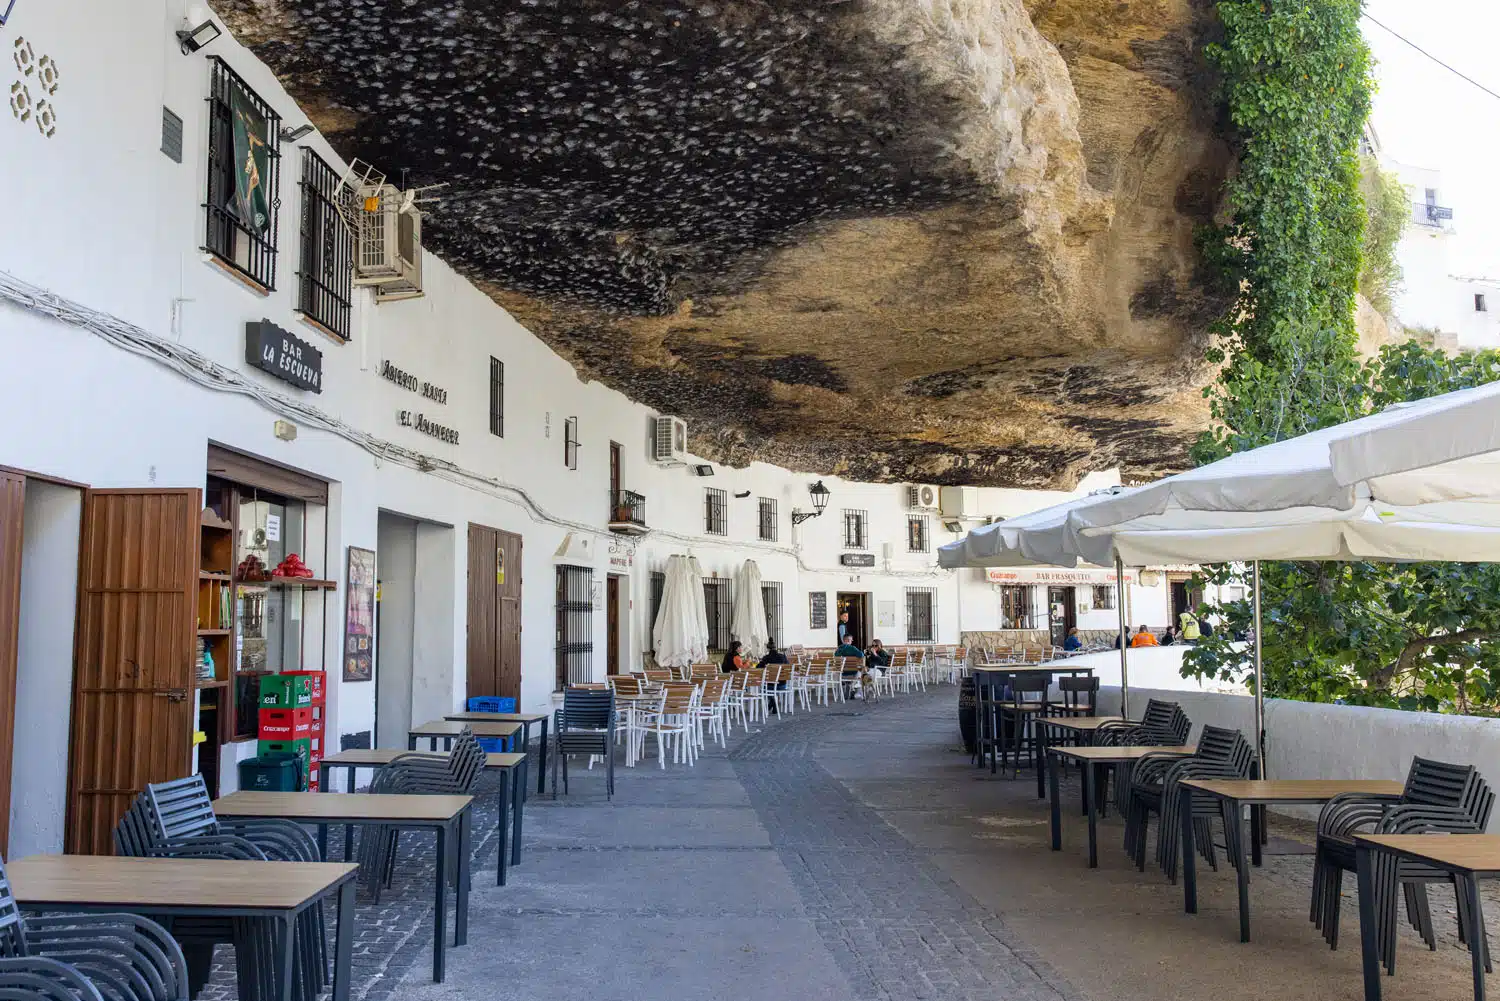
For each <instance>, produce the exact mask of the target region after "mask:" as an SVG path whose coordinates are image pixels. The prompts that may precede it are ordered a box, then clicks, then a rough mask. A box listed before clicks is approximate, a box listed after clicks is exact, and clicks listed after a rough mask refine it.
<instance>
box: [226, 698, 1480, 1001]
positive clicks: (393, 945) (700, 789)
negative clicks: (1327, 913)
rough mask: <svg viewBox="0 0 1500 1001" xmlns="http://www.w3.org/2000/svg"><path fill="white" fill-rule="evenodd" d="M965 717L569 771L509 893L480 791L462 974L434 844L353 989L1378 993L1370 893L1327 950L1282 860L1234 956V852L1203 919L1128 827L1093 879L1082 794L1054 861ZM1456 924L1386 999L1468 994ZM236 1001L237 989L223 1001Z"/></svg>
mask: <svg viewBox="0 0 1500 1001" xmlns="http://www.w3.org/2000/svg"><path fill="white" fill-rule="evenodd" d="M956 701H957V700H956V692H955V690H954V689H953V688H952V687H950V686H939V687H937V688H935V689H934V690H933V691H931V692H929V693H926V694H914V695H908V696H901V697H897V698H895V699H887V700H883V701H882V702H880V703H877V704H874V705H871V706H866V705H865V704H864V703H860V702H853V703H844V704H839V705H835V706H832V707H828V708H819V709H815V710H814V711H813V712H811V713H806V712H803V713H798V714H796V715H794V716H792V717H791V718H789V719H786V720H781V721H777V720H774V719H773V720H772V722H771V723H769V724H768V725H763V726H759V727H757V728H756V732H754V733H751V734H749V735H746V734H745V732H744V731H743V730H740V731H738V732H737V733H736V734H735V736H734V737H733V738H732V739H731V740H730V742H729V747H728V748H727V749H719V748H716V747H714V748H710V749H709V750H708V751H707V752H706V753H704V754H703V755H702V757H701V758H700V760H699V761H698V763H697V765H696V766H695V767H692V768H686V767H682V766H676V765H672V764H671V763H670V762H669V763H668V766H667V767H666V768H665V769H663V768H661V767H659V764H658V762H657V761H656V758H655V751H654V746H653V748H652V750H651V756H650V757H648V758H647V759H646V760H645V761H644V762H643V763H642V764H640V765H639V766H637V767H635V768H631V769H626V768H620V769H619V771H618V774H617V791H616V794H615V796H614V798H613V800H608V799H606V796H605V792H604V782H603V774H602V768H600V767H595V768H594V769H593V770H587V769H582V768H579V769H575V771H574V773H573V781H572V788H571V791H570V793H569V794H568V795H567V796H564V797H560V798H559V799H557V800H552V799H551V798H550V797H548V798H539V797H535V796H533V797H532V799H531V800H530V802H529V804H528V807H527V814H526V843H525V849H524V857H523V861H522V865H521V866H520V867H519V868H516V869H513V870H511V880H510V885H508V886H506V887H504V888H499V887H496V886H494V884H493V879H494V876H493V868H492V866H493V863H494V841H495V839H494V831H493V828H494V819H493V806H492V802H493V798H492V797H491V796H483V797H481V800H480V806H479V809H480V816H479V817H478V818H476V821H477V822H476V824H475V832H476V835H478V836H480V837H481V838H482V839H483V840H482V841H481V844H480V846H479V855H478V858H477V860H476V863H475V870H474V871H475V877H476V879H475V884H474V892H473V895H472V898H471V917H470V938H469V944H468V945H467V946H465V947H461V948H457V949H452V950H450V951H449V953H448V980H447V982H446V983H444V984H433V983H431V981H430V976H429V975H430V964H429V959H430V951H429V950H430V943H431V939H430V937H429V936H430V934H431V932H430V929H431V905H430V903H429V902H428V900H429V888H430V876H431V849H430V848H427V847H425V846H423V847H420V848H419V847H418V846H417V844H416V836H415V835H408V836H407V838H406V844H407V848H406V852H405V855H404V857H405V858H406V859H407V862H406V864H405V865H403V866H402V868H401V870H400V872H401V876H400V877H399V879H398V884H397V887H396V888H395V890H394V891H393V892H392V893H391V894H390V895H389V896H388V897H387V898H386V900H385V901H384V902H383V903H382V905H381V906H380V907H374V906H373V905H371V904H369V903H368V902H367V901H366V900H365V899H364V896H363V894H362V895H361V898H360V904H359V911H358V920H359V922H360V926H359V929H358V936H357V939H356V948H355V963H356V967H355V980H354V990H353V997H354V998H355V999H356V1001H359V999H372V1001H384V999H385V998H388V997H392V996H400V997H402V998H409V999H411V1001H449V999H459V998H463V999H470V998H473V999H481V998H482V999H484V1001H512V999H514V1001H521V999H525V1001H573V999H575V998H577V997H588V998H590V1001H617V999H618V1001H626V999H630V1001H639V999H641V998H677V997H684V998H686V997H692V998H707V999H717V998H726V999H727V998H733V999H734V1001H762V999H764V1001H787V999H789V998H790V999H795V1001H803V999H807V1001H887V999H892V1001H894V999H902V1001H905V999H931V1001H970V999H974V1001H978V999H986V1001H989V999H995V1001H1012V999H1014V1001H1041V999H1046V1001H1074V999H1090V1001H1106V999H1109V1001H1113V999H1120V1001H1158V999H1163V998H1177V997H1196V996H1209V997H1214V998H1215V999H1216V1001H1237V999H1245V1001H1250V999H1255V1001H1261V999H1263V998H1266V997H1276V998H1277V1001H1301V999H1307V1001H1313V999H1317V1001H1330V999H1345V998H1347V999H1349V1001H1354V999H1357V998H1360V997H1362V992H1361V989H1360V978H1359V950H1358V918H1357V911H1356V908H1355V903H1354V900H1353V895H1352V889H1353V887H1352V880H1348V881H1346V901H1345V908H1346V911H1345V920H1344V929H1345V931H1344V938H1345V941H1344V943H1343V945H1342V947H1341V948H1340V949H1339V950H1338V951H1336V952H1335V951H1330V950H1329V949H1328V948H1327V946H1326V945H1325V944H1324V943H1323V941H1322V938H1321V936H1320V935H1319V934H1318V933H1317V932H1316V930H1314V929H1313V928H1312V926H1311V925H1310V924H1309V923H1308V921H1307V902H1308V894H1309V889H1308V888H1309V885H1310V871H1311V865H1312V859H1311V857H1310V856H1308V855H1272V856H1269V857H1268V858H1267V863H1266V865H1265V867H1264V868H1262V869H1257V870H1255V871H1254V873H1253V875H1252V880H1251V889H1252V908H1253V912H1252V913H1253V920H1254V928H1253V933H1254V940H1253V941H1252V942H1251V943H1250V944H1248V945H1242V944H1241V943H1239V941H1238V936H1237V934H1236V932H1235V927H1236V926H1235V918H1234V914H1235V902H1234V901H1235V897H1234V878H1233V873H1232V871H1231V870H1229V868H1228V867H1227V866H1224V865H1223V864H1222V859H1221V871H1219V872H1217V873H1215V872H1212V871H1209V870H1208V869H1207V867H1206V866H1200V888H1199V894H1200V913H1199V914H1198V915H1196V916H1192V915H1186V914H1184V913H1183V912H1182V903H1181V900H1182V898H1181V889H1180V888H1179V887H1177V886H1174V885H1172V884H1171V883H1169V882H1168V881H1167V880H1165V879H1164V878H1163V877H1162V876H1161V875H1160V874H1159V873H1158V872H1157V871H1156V870H1155V869H1154V867H1150V866H1148V869H1147V871H1146V872H1145V873H1139V872H1137V871H1136V870H1135V869H1134V868H1133V866H1131V865H1130V863H1129V862H1128V861H1127V860H1126V859H1125V857H1124V855H1123V853H1122V852H1121V851H1120V849H1119V836H1120V828H1119V824H1118V819H1117V818H1115V817H1113V816H1111V817H1108V818H1105V819H1104V820H1103V821H1102V822H1101V824H1102V826H1101V831H1100V842H1099V843H1100V863H1101V865H1100V868H1099V869H1096V870H1090V869H1088V868H1087V867H1086V865H1085V864H1084V859H1083V855H1084V830H1085V828H1084V824H1083V822H1082V818H1081V817H1078V816H1077V815H1076V811H1077V799H1078V792H1077V786H1076V781H1075V780H1073V779H1072V777H1071V776H1070V777H1069V778H1068V779H1066V780H1065V783H1064V802H1065V803H1071V804H1072V805H1073V809H1072V810H1070V811H1068V812H1066V813H1065V820H1064V846H1063V851H1061V852H1051V851H1049V850H1048V846H1047V826H1046V825H1047V819H1046V818H1047V814H1046V808H1045V804H1043V803H1040V802H1039V801H1038V800H1037V799H1036V794H1035V783H1034V782H1033V781H1031V780H1030V779H1029V777H1028V776H1026V775H1024V774H1023V776H1022V778H1021V780H1020V781H1011V780H1009V779H1007V778H1004V777H1000V776H991V775H990V774H989V772H988V771H987V770H983V771H981V770H976V769H974V768H973V767H972V766H971V765H970V763H969V760H968V757H967V755H965V754H964V753H963V752H962V749H961V748H959V747H957V746H956V745H957V727H956V719H955V704H956ZM1273 834H1277V835H1280V836H1282V837H1284V838H1288V839H1298V838H1301V839H1303V840H1306V839H1307V837H1308V828H1307V825H1304V824H1298V823H1297V822H1293V821H1283V820H1278V819H1273ZM338 841H339V839H338V838H337V837H336V838H335V842H336V843H338ZM1149 857H1151V855H1150V853H1149V852H1148V858H1149ZM1487 886H1488V887H1489V888H1491V889H1493V888H1495V886H1496V884H1488V885H1487ZM1487 895H1488V894H1487ZM1452 906H1453V904H1452V894H1451V892H1448V891H1444V890H1442V889H1441V888H1436V889H1434V891H1433V911H1434V919H1435V923H1436V924H1437V926H1438V930H1439V933H1440V936H1441V937H1443V942H1442V943H1441V944H1440V946H1439V950H1438V951H1437V952H1435V953H1429V952H1428V951H1427V950H1426V949H1425V948H1423V947H1422V946H1421V944H1420V942H1418V941H1417V940H1416V939H1415V937H1414V936H1412V935H1410V934H1409V933H1407V932H1406V931H1404V930H1403V939H1402V945H1401V947H1400V952H1399V957H1400V967H1399V968H1398V973H1399V975H1398V976H1397V977H1395V978H1387V979H1386V981H1385V989H1386V997H1387V998H1391V999H1394V1001H1436V999H1439V998H1442V999H1452V998H1458V997H1467V996H1468V986H1467V983H1468V980H1467V978H1468V958H1467V955H1466V953H1463V952H1460V951H1458V950H1457V949H1456V948H1454V947H1451V946H1456V942H1455V941H1454V938H1455V936H1454V934H1453V922H1452V918H1451V911H1452ZM1491 906H1492V907H1493V906H1494V904H1493V903H1492V904H1491ZM1492 913H1493V911H1492ZM450 928H451V925H450ZM230 996H232V984H229V983H228V982H227V981H226V980H224V979H222V978H221V979H220V980H219V981H218V982H217V983H216V993H215V998H216V999H217V998H228V997H230Z"/></svg>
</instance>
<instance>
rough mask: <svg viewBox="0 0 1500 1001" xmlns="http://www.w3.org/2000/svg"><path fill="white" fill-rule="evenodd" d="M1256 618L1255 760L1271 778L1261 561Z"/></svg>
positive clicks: (1254, 571) (1255, 567)
mask: <svg viewBox="0 0 1500 1001" xmlns="http://www.w3.org/2000/svg"><path fill="white" fill-rule="evenodd" d="M1250 566H1251V570H1250V573H1251V578H1252V579H1251V583H1252V585H1253V587H1254V600H1253V607H1254V616H1255V760H1256V761H1258V762H1259V763H1260V777H1261V778H1263V779H1265V778H1270V775H1269V773H1268V772H1267V770H1266V687H1265V673H1264V671H1263V670H1262V667H1261V659H1260V560H1254V561H1253V562H1252V563H1251V564H1250Z"/></svg>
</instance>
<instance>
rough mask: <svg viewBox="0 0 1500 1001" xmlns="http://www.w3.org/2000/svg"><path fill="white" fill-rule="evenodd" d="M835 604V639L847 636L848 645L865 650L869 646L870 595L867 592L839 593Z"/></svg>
mask: <svg viewBox="0 0 1500 1001" xmlns="http://www.w3.org/2000/svg"><path fill="white" fill-rule="evenodd" d="M837 602H838V612H837V621H836V622H835V623H834V625H835V629H834V635H835V637H836V638H839V637H842V636H843V635H847V636H848V637H849V642H850V643H852V644H854V645H855V646H857V647H859V648H860V649H861V650H863V649H865V648H866V647H868V646H869V645H870V593H869V592H868V591H852V592H851V591H840V592H838V594H837ZM840 641H842V640H840Z"/></svg>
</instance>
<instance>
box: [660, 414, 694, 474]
mask: <svg viewBox="0 0 1500 1001" xmlns="http://www.w3.org/2000/svg"><path fill="white" fill-rule="evenodd" d="M651 458H652V459H654V460H655V461H657V462H660V463H662V464H663V465H669V466H685V465H687V458H688V451H687V421H685V420H683V419H682V418H681V417H657V418H655V425H654V427H653V428H652V446H651Z"/></svg>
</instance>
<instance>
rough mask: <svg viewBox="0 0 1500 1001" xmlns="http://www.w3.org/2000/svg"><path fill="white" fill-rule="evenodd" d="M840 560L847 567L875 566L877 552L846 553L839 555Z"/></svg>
mask: <svg viewBox="0 0 1500 1001" xmlns="http://www.w3.org/2000/svg"><path fill="white" fill-rule="evenodd" d="M839 562H840V563H842V564H843V565H844V566H846V567H873V566H874V565H875V554H874V553H844V554H843V555H841V556H840V557H839Z"/></svg>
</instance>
